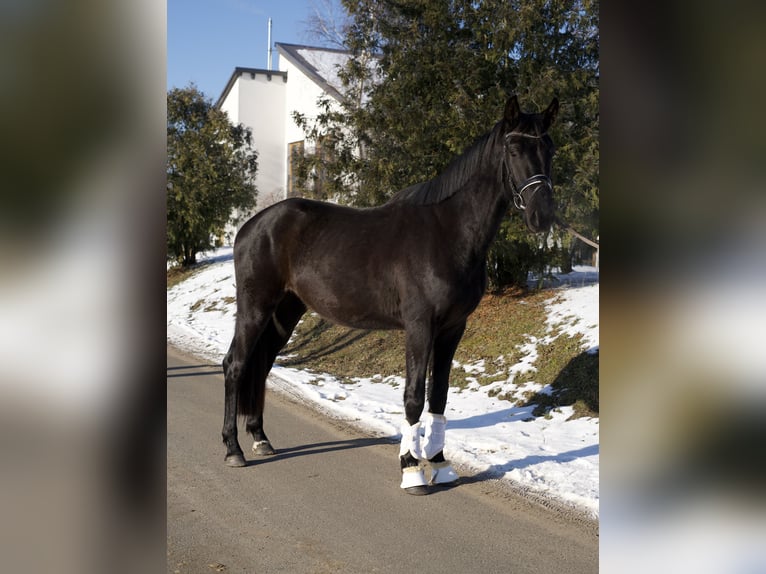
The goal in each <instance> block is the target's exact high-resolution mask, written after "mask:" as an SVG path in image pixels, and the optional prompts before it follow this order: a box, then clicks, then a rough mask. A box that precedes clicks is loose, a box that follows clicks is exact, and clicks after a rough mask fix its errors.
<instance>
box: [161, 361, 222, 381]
mask: <svg viewBox="0 0 766 574" xmlns="http://www.w3.org/2000/svg"><path fill="white" fill-rule="evenodd" d="M167 371H168V372H167V376H168V378H172V377H198V376H201V375H220V374H222V372H223V371H222V370H221V365H211V364H201V365H183V366H180V367H168V368H167Z"/></svg>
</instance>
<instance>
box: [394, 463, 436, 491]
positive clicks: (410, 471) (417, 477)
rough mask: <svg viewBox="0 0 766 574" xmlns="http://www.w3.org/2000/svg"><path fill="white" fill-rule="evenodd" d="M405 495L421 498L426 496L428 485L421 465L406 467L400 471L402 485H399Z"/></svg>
mask: <svg viewBox="0 0 766 574" xmlns="http://www.w3.org/2000/svg"><path fill="white" fill-rule="evenodd" d="M399 486H400V488H401V489H402V490H404V492H406V493H407V494H414V495H418V496H421V495H423V494H428V492H429V489H428V483H427V482H426V476H425V473H424V472H423V467H422V466H421V465H417V466H406V467H404V468H403V469H402V483H401V484H400V485H399Z"/></svg>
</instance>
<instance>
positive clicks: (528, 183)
mask: <svg viewBox="0 0 766 574" xmlns="http://www.w3.org/2000/svg"><path fill="white" fill-rule="evenodd" d="M543 135H544V134H543ZM511 136H519V137H525V138H533V139H540V138H542V137H543V136H542V135H539V136H536V135H532V134H525V133H520V132H511V133H509V134H507V135H506V136H505V142H506V144H507V143H508V140H509V139H510V138H511ZM507 162H508V160H507V155H506V154H503V165H504V166H505V169H506V171H507V172H508V183H510V184H511V192H512V198H513V205H515V206H516V209H518V210H519V211H524V210H526V209H527V203H529V202H525V201H524V196H523V195H522V193H524V191H526V190H527V189H528V188H530V187H533V189H532V194H531V195H530V196H529V199H530V200H531V199H532V198H533V197H534V196H535V193H537V190H538V189H539V188H540V186H541V185H545V186H546V187H547V188H548V189H549V190H550V191H551V193H553V182H552V181H551V178H550V177H548V176H547V175H545V174H542V173H537V174H535V175H533V176H531V177H529V178H527V179H525V180H524V181H523V182H521V185H520V186H519V187H517V186H516V184H515V183H513V177H512V176H511V173H512V172H511V168H510V166H509V165H507Z"/></svg>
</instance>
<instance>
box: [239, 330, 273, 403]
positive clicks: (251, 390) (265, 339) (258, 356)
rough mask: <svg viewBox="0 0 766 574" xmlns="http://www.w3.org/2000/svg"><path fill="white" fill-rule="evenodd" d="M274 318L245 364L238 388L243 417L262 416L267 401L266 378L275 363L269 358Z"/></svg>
mask: <svg viewBox="0 0 766 574" xmlns="http://www.w3.org/2000/svg"><path fill="white" fill-rule="evenodd" d="M273 322H274V321H273V317H272V318H271V319H269V322H268V325H267V326H266V328H265V329H264V330H263V333H261V336H260V337H258V340H257V341H256V343H255V346H254V347H253V348H252V349H251V351H250V354H249V356H248V359H247V361H246V362H245V366H244V371H243V373H242V377H241V378H240V379H239V384H238V386H237V414H238V415H241V416H244V417H246V416H250V415H256V416H258V415H262V414H263V406H264V403H265V401H266V377H267V376H268V374H269V371H270V370H271V365H272V364H273V363H274V358H271V359H270V357H269V355H270V352H269V350H270V348H271V347H272V346H273V343H272V340H273V337H274V335H275V334H276V329H275V328H274V324H273Z"/></svg>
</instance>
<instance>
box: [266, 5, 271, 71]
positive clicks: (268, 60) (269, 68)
mask: <svg viewBox="0 0 766 574" xmlns="http://www.w3.org/2000/svg"><path fill="white" fill-rule="evenodd" d="M266 69H267V70H269V71H271V18H269V50H268V52H267V60H266Z"/></svg>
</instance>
